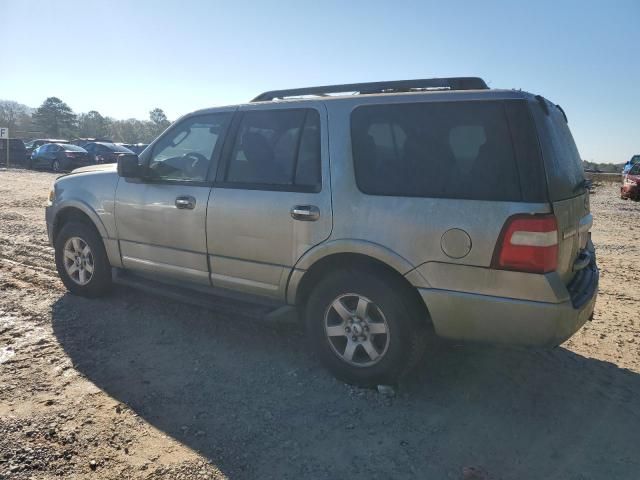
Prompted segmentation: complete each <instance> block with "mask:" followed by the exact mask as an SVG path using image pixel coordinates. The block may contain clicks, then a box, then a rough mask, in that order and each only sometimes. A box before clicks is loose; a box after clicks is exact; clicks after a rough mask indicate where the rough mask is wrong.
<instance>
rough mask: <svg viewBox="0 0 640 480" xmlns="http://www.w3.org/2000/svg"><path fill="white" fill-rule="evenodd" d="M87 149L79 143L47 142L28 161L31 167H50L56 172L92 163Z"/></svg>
mask: <svg viewBox="0 0 640 480" xmlns="http://www.w3.org/2000/svg"><path fill="white" fill-rule="evenodd" d="M92 163H94V162H92V161H91V160H90V159H89V154H88V153H87V151H86V150H85V149H84V148H82V147H78V146H77V145H72V144H65V143H47V144H45V145H41V146H40V147H38V148H37V149H36V150H35V151H34V152H33V153H32V154H31V158H30V159H29V162H28V167H29V168H50V169H51V170H53V171H54V172H64V171H69V170H73V169H74V168H79V167H86V166H87V165H91V164H92Z"/></svg>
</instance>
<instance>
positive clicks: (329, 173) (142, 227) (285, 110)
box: [46, 79, 598, 385]
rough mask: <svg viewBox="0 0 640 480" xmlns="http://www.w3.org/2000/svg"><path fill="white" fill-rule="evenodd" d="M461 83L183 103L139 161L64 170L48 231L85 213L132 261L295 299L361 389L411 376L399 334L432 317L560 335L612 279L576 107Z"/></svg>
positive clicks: (495, 337)
mask: <svg viewBox="0 0 640 480" xmlns="http://www.w3.org/2000/svg"><path fill="white" fill-rule="evenodd" d="M478 80H479V79H478ZM480 82H481V80H480ZM482 83H484V82H482ZM462 84H463V83H454V82H452V83H450V88H447V89H435V90H430V89H429V90H427V89H425V90H419V91H414V89H409V88H404V89H403V88H399V87H397V84H395V83H394V84H393V85H392V86H387V88H384V89H382V88H381V90H380V91H375V89H373V87H372V86H371V85H369V84H367V88H370V89H372V90H371V91H366V88H365V87H364V86H359V90H358V91H359V92H360V95H349V96H335V97H326V96H323V97H311V98H309V96H311V95H312V94H313V92H312V93H311V94H310V93H304V92H305V90H304V89H302V90H300V91H299V90H294V91H288V92H280V93H278V92H275V93H274V92H268V93H269V95H267V94H263V96H261V97H258V99H257V100H258V101H254V102H251V103H249V104H245V105H239V106H232V107H225V108H214V109H207V110H201V111H198V112H194V113H192V114H189V115H186V116H185V117H183V118H181V119H179V120H178V121H176V122H175V123H174V124H173V125H172V126H171V127H170V128H169V129H168V130H167V131H166V132H165V133H164V134H163V135H161V136H160V137H159V138H158V139H156V140H155V141H154V142H153V143H152V144H151V145H150V146H149V147H148V148H147V149H146V150H145V151H144V152H143V154H142V155H141V156H140V158H139V159H138V158H137V157H132V156H129V155H127V156H124V157H121V161H119V163H118V167H117V168H116V165H104V166H96V167H89V168H84V169H80V170H77V171H75V172H74V173H73V174H71V175H68V176H64V177H62V178H60V179H58V180H57V182H56V183H55V185H54V190H53V192H52V194H51V202H50V205H49V206H48V208H47V212H46V217H47V226H48V231H49V236H50V240H51V242H52V244H53V245H54V246H56V248H57V249H62V248H63V246H61V245H62V243H63V242H62V241H61V239H60V235H61V233H62V232H63V231H64V227H65V224H66V223H68V222H86V223H87V224H88V225H90V226H91V228H93V229H94V230H95V232H96V234H97V236H98V237H99V239H100V241H101V242H102V245H104V253H105V256H106V259H107V260H108V265H109V267H110V268H113V269H115V270H116V271H117V272H121V273H122V272H124V273H125V274H133V275H140V276H142V277H145V276H146V277H149V276H151V277H153V278H154V280H161V281H164V282H166V283H167V284H176V282H178V283H179V284H180V285H181V286H182V287H184V286H189V287H192V288H193V289H194V291H195V290H197V291H199V292H202V291H208V292H211V294H212V295H215V294H223V293H225V292H232V293H233V294H234V295H236V296H237V295H241V296H245V297H246V298H247V299H248V300H249V301H268V302H270V303H271V304H273V305H276V306H277V305H289V306H293V307H296V308H297V309H298V311H299V312H301V314H302V316H303V317H304V319H305V322H306V325H307V330H308V331H309V335H310V337H311V341H312V343H314V344H315V346H316V348H317V351H318V352H319V354H320V356H321V360H323V362H324V363H325V365H326V366H328V367H329V368H330V369H331V370H332V371H333V373H334V374H336V375H337V376H338V377H339V378H342V379H344V380H346V381H348V382H351V383H358V384H365V385H366V384H371V383H375V382H380V381H383V380H395V379H396V378H397V377H398V376H399V374H400V373H399V372H401V371H404V367H405V366H406V365H404V364H408V362H409V360H408V358H407V357H406V355H408V354H406V355H405V353H403V352H401V350H402V348H403V347H402V346H396V345H397V344H402V342H405V344H404V346H405V347H407V345H409V346H410V347H411V348H404V350H411V351H413V350H414V348H413V347H416V348H415V350H416V351H417V350H419V349H418V348H417V345H418V344H419V343H420V341H421V340H420V338H422V337H421V335H422V334H423V333H424V329H425V328H426V329H427V330H430V329H432V330H433V331H434V332H435V334H437V335H439V336H441V337H446V338H450V339H456V340H468V341H482V342H493V343H506V344H515V345H529V346H555V345H558V344H560V343H562V342H564V341H565V340H566V339H567V338H569V337H570V336H571V335H573V333H575V332H576V331H577V330H578V329H579V328H580V327H581V326H582V325H583V324H584V323H585V322H586V321H587V320H588V319H589V318H590V317H591V316H592V313H593V309H594V304H595V299H596V294H597V288H598V269H597V266H596V259H595V251H594V247H593V244H592V243H591V239H590V233H589V230H590V228H591V225H592V216H591V214H590V212H589V192H588V190H587V189H586V182H585V181H584V176H583V172H582V167H581V163H580V157H579V155H578V151H577V149H576V147H575V143H574V142H573V138H572V137H571V133H570V131H569V128H568V125H567V118H566V115H565V113H564V112H563V111H562V110H561V109H560V108H559V107H557V106H556V105H554V104H553V103H551V102H549V101H548V100H546V99H544V98H542V97H540V96H535V95H532V94H529V93H525V92H520V91H512V90H490V89H487V88H485V87H483V86H479V87H478V85H477V84H474V88H463V87H459V88H458V86H459V85H462ZM346 87H350V88H353V86H346ZM346 87H345V88H346ZM396 87H397V88H396ZM394 88H396V90H394ZM327 90H328V91H330V92H333V91H335V90H336V89H334V90H331V89H330V88H327ZM354 90H355V88H354ZM300 92H303V93H300ZM278 95H280V97H281V98H279V100H280V101H272V100H273V98H278V97H277V96H278ZM299 95H305V96H304V97H303V98H299ZM265 96H266V98H265ZM288 97H292V98H288ZM125 157H126V158H125ZM89 243H91V242H89ZM67 253H68V252H67ZM72 254H73V252H72ZM60 255H62V256H64V253H63V252H61V253H60ZM74 258H75V257H74ZM75 260H76V261H79V262H80V265H82V262H83V261H86V260H83V259H81V258H80V259H79V260H78V258H76V259H75ZM69 261H71V260H69ZM60 265H63V266H64V265H65V264H64V262H62V263H61V264H60ZM74 267H75V264H74V265H72V266H71V268H72V269H73V268H74ZM61 268H62V267H60V266H59V270H60V269H61ZM65 268H66V267H65ZM92 268H95V265H94V266H92ZM64 272H65V271H64V269H63V271H62V273H61V276H62V277H63V280H64V274H65V273H64ZM67 272H68V270H67ZM105 282H106V280H105ZM66 284H67V285H68V286H71V288H79V287H76V286H74V283H73V282H67V283H66ZM341 285H344V286H343V287H340V286H341ZM384 292H386V293H384ZM317 324H322V327H317V328H316V325H317ZM394 342H395V343H394ZM396 349H397V350H396ZM385 362H386V363H385ZM401 363H402V364H403V365H402V368H401V367H400V366H399V364H401Z"/></svg>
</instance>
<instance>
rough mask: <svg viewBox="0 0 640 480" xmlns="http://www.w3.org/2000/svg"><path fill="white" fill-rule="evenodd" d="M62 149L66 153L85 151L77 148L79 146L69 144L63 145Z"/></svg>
mask: <svg viewBox="0 0 640 480" xmlns="http://www.w3.org/2000/svg"><path fill="white" fill-rule="evenodd" d="M64 149H65V150H66V151H67V152H84V151H85V149H84V148H82V147H79V146H77V145H71V144H69V145H66V144H65V145H64Z"/></svg>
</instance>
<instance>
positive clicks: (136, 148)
mask: <svg viewBox="0 0 640 480" xmlns="http://www.w3.org/2000/svg"><path fill="white" fill-rule="evenodd" d="M116 145H120V146H121V147H124V148H128V149H129V150H131V151H132V152H133V153H135V154H137V155H140V154H141V153H142V151H143V150H144V149H145V148H147V147H148V146H149V144H148V143H116Z"/></svg>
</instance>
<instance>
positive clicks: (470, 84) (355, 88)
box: [251, 77, 489, 102]
mask: <svg viewBox="0 0 640 480" xmlns="http://www.w3.org/2000/svg"><path fill="white" fill-rule="evenodd" d="M488 88H489V87H487V84H486V83H485V82H484V80H482V79H481V78H479V77H450V78H424V79H421V80H394V81H390V82H369V83H347V84H344V85H325V86H322V87H307V88H292V89H290V90H272V91H270V92H264V93H261V94H260V95H258V96H257V97H256V98H254V99H253V100H251V101H252V102H265V101H269V100H275V99H282V98H287V97H302V96H305V95H316V96H321V97H322V96H326V95H328V94H331V93H346V92H358V93H359V94H360V95H366V94H372V93H396V92H410V91H412V90H486V89H488Z"/></svg>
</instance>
